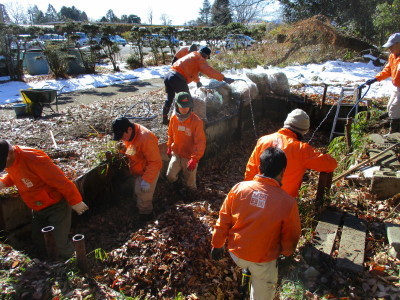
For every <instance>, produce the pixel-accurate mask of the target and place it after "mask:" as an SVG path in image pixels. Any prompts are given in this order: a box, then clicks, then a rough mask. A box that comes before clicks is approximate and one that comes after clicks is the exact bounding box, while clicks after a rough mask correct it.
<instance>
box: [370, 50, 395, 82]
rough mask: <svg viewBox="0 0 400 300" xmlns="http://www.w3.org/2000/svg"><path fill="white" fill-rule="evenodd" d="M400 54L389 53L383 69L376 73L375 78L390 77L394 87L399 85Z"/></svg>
mask: <svg viewBox="0 0 400 300" xmlns="http://www.w3.org/2000/svg"><path fill="white" fill-rule="evenodd" d="M399 64H400V55H399V56H396V55H394V54H393V53H391V54H390V55H389V59H388V62H387V64H386V65H385V67H384V68H383V70H382V71H381V72H380V73H378V74H377V75H376V76H375V78H376V79H378V80H379V81H381V80H384V79H386V78H389V77H392V83H393V85H394V86H396V87H400V71H399V67H400V65H399Z"/></svg>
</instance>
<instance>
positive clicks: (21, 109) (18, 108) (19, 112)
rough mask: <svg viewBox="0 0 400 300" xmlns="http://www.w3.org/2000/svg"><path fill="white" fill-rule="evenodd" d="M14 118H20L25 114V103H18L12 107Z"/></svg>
mask: <svg viewBox="0 0 400 300" xmlns="http://www.w3.org/2000/svg"><path fill="white" fill-rule="evenodd" d="M13 108H14V111H15V116H17V117H21V116H25V115H26V114H27V112H26V104H25V103H18V104H14V105H13Z"/></svg>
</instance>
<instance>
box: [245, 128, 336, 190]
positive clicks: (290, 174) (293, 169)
mask: <svg viewBox="0 0 400 300" xmlns="http://www.w3.org/2000/svg"><path fill="white" fill-rule="evenodd" d="M272 146H274V147H278V148H280V149H282V150H283V151H284V152H285V154H286V158H287V166H286V170H285V173H284V174H283V179H282V189H283V190H284V191H286V192H287V193H288V194H289V195H291V196H293V197H297V196H298V195H299V189H300V186H301V182H302V180H303V175H304V172H305V171H306V170H307V169H312V170H315V171H318V172H328V173H329V172H333V171H334V170H335V169H336V167H337V162H336V160H335V159H334V158H333V157H332V156H330V155H329V154H322V153H320V152H318V151H317V150H315V149H314V148H313V147H311V146H310V145H309V144H307V143H303V142H300V141H299V140H298V139H297V136H296V134H295V133H294V132H293V131H291V130H290V129H287V128H281V129H280V130H279V131H278V132H275V133H273V134H270V135H265V136H263V137H261V138H260V139H259V140H258V141H257V145H256V147H255V148H254V150H253V153H252V154H251V156H250V158H249V161H248V163H247V166H246V172H245V174H244V180H252V179H253V178H254V176H255V175H256V174H260V155H261V153H262V152H263V151H264V150H265V149H267V148H268V147H272Z"/></svg>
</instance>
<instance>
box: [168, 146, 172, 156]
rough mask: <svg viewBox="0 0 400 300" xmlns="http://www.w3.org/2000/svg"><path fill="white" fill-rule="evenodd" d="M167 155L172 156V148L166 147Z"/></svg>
mask: <svg viewBox="0 0 400 300" xmlns="http://www.w3.org/2000/svg"><path fill="white" fill-rule="evenodd" d="M167 155H168V157H171V156H172V148H171V147H168V148H167Z"/></svg>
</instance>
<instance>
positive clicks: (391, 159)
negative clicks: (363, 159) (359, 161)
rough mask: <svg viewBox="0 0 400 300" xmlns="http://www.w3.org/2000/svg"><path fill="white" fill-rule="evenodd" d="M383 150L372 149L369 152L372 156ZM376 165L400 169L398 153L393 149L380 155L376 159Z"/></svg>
mask: <svg viewBox="0 0 400 300" xmlns="http://www.w3.org/2000/svg"><path fill="white" fill-rule="evenodd" d="M380 152H382V150H380V149H370V150H368V153H369V155H370V157H372V156H374V155H376V154H378V153H380ZM374 164H375V165H380V166H383V167H387V168H390V169H394V170H400V162H399V160H398V159H397V156H396V153H395V152H394V151H393V150H389V151H387V152H386V153H384V154H382V155H380V156H378V157H377V158H376V159H374Z"/></svg>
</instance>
